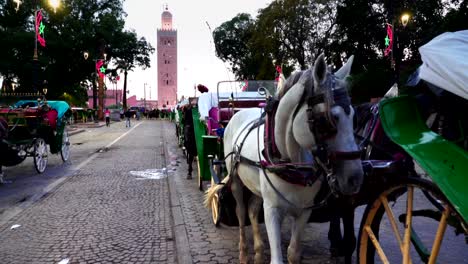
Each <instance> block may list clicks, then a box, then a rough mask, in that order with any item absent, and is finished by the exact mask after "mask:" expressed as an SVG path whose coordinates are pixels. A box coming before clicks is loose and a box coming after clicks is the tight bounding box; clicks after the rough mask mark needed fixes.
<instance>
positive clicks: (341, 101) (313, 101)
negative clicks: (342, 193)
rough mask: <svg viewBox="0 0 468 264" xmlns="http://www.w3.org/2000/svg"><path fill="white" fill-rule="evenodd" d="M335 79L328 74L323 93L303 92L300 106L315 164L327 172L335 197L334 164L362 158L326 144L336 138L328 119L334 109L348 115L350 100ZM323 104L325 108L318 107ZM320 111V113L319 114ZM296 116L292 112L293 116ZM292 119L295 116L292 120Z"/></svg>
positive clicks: (358, 152)
mask: <svg viewBox="0 0 468 264" xmlns="http://www.w3.org/2000/svg"><path fill="white" fill-rule="evenodd" d="M336 82H337V80H336V76H335V75H333V74H331V73H328V74H327V77H326V80H325V81H324V83H323V85H324V86H325V87H327V89H326V90H325V92H324V93H321V94H314V93H313V89H309V91H306V90H304V93H306V94H305V95H303V98H305V99H301V102H300V104H299V105H298V106H297V108H296V110H297V109H299V108H300V107H301V106H302V104H304V103H307V123H308V125H309V129H310V131H311V132H312V134H313V135H314V137H315V140H316V146H317V147H316V149H314V150H313V154H314V157H315V161H316V162H317V164H318V165H319V166H320V167H321V168H322V169H323V170H324V171H325V172H326V175H327V181H328V184H329V186H330V189H331V190H332V192H333V193H334V194H338V193H339V191H338V186H337V179H336V173H335V165H336V162H337V161H342V160H356V159H360V158H361V152H362V151H361V150H357V151H336V150H335V151H331V150H330V149H329V147H328V145H327V144H326V140H327V139H329V138H332V137H334V136H336V134H337V132H338V131H337V124H336V121H335V119H334V118H333V117H332V115H331V109H332V107H334V106H341V107H342V108H343V110H344V111H345V113H346V114H348V115H349V113H350V111H351V100H350V98H349V95H348V92H347V90H346V87H343V88H336ZM320 104H324V105H325V107H322V108H320V107H318V106H319V105H320ZM318 109H321V110H318ZM295 114H297V111H295V113H294V115H295ZM293 118H294V116H293Z"/></svg>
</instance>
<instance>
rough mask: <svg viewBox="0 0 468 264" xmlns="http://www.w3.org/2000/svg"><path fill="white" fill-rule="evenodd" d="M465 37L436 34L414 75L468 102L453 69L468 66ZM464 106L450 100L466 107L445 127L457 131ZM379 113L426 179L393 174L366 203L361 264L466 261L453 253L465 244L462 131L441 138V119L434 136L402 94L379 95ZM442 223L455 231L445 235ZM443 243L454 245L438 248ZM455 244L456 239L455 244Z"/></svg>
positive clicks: (466, 78)
mask: <svg viewBox="0 0 468 264" xmlns="http://www.w3.org/2000/svg"><path fill="white" fill-rule="evenodd" d="M467 41H468V31H460V32H456V33H445V34H442V35H441V36H438V37H437V38H435V39H434V40H432V41H431V42H429V43H428V44H426V45H425V46H423V47H421V48H420V53H421V57H422V59H423V62H424V64H423V66H422V68H421V72H420V73H419V77H420V78H421V79H423V80H425V81H427V82H428V83H429V85H431V86H433V85H435V86H437V87H440V88H442V89H443V90H446V91H449V92H451V93H453V94H454V95H458V96H460V97H462V98H464V99H465V100H468V86H467V85H466V84H467V83H468V75H467V72H466V71H456V70H453V69H466V68H467V67H468V63H467V62H466V60H461V59H460V58H463V57H465V56H467V55H468V49H467V46H466V43H467ZM442 76H443V77H442ZM466 105H467V104H466V101H465V102H464V104H462V107H461V108H460V109H457V106H456V104H455V102H452V105H451V107H453V108H454V109H455V111H453V112H452V113H453V114H457V112H458V111H462V112H464V117H463V119H464V120H458V121H459V122H457V125H456V126H455V127H452V128H451V129H456V130H462V129H463V125H462V122H466V110H467V108H465V107H466ZM379 114H380V120H381V122H382V126H383V128H384V129H385V132H386V134H387V135H388V136H389V137H390V139H391V140H392V141H393V142H395V143H396V144H398V145H399V146H401V147H402V148H403V149H404V150H405V151H406V152H407V153H408V154H409V155H411V157H412V158H413V159H414V160H415V161H416V162H417V164H419V166H420V167H421V168H422V169H423V170H424V172H425V173H426V174H427V176H426V177H422V176H416V177H414V176H413V177H399V178H395V179H393V181H391V182H389V184H387V185H386V186H385V187H384V188H383V189H382V190H381V192H380V193H379V194H378V195H376V196H375V197H374V199H372V200H370V201H369V202H368V205H367V207H366V210H365V213H364V216H363V219H362V221H361V228H360V231H359V246H358V259H359V263H374V262H377V263H398V262H401V263H418V262H420V261H421V262H424V263H436V262H438V263H450V262H453V261H455V262H456V263H461V262H462V261H466V257H465V259H464V260H460V259H457V258H456V257H457V256H463V253H464V252H466V243H468V240H467V237H468V236H467V235H468V226H467V220H468V197H467V196H466V190H465V188H466V186H467V185H468V181H467V177H466V176H467V173H468V152H467V149H466V144H465V143H464V142H466V139H467V138H468V136H467V135H466V132H465V134H464V132H463V131H460V132H461V133H460V134H461V135H462V136H461V139H462V140H461V141H458V142H452V141H449V140H447V139H445V138H443V137H442V136H441V135H440V134H444V133H443V130H444V129H443V127H444V124H443V120H441V122H442V123H440V127H439V129H437V132H439V133H440V134H438V133H436V132H434V131H431V130H430V129H429V128H428V126H427V124H426V121H425V120H424V119H423V118H422V117H421V115H420V111H419V110H418V107H417V102H416V100H415V99H414V98H413V97H410V96H407V95H401V96H397V97H394V98H388V99H386V100H383V101H382V102H381V103H380V105H379ZM465 124H466V123H465ZM457 143H458V144H457ZM463 147H465V149H464V148H463ZM448 227H450V228H451V230H452V231H454V232H453V233H452V232H450V233H449V232H446V229H447V228H448ZM384 230H387V231H386V232H385V231H384ZM401 234H403V235H401ZM444 235H445V236H444ZM443 241H447V242H452V243H451V245H450V246H449V247H446V248H444V249H443V248H442V246H443V243H442V242H443ZM453 241H459V243H458V244H456V245H454V244H453ZM447 242H445V243H447ZM389 245H395V247H394V248H395V249H396V250H400V251H401V255H398V257H396V258H395V256H394V254H389V248H390V247H389ZM457 245H458V246H460V248H456V246H457ZM455 262H454V263H455Z"/></svg>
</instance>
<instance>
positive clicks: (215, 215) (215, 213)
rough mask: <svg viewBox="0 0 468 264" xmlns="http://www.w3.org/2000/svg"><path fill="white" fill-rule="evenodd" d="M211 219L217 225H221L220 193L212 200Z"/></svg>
mask: <svg viewBox="0 0 468 264" xmlns="http://www.w3.org/2000/svg"><path fill="white" fill-rule="evenodd" d="M211 219H212V220H213V224H214V225H215V226H216V227H219V224H220V222H221V204H220V202H219V194H218V193H216V194H215V195H214V197H213V200H212V201H211Z"/></svg>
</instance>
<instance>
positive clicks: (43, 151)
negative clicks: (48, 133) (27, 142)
mask: <svg viewBox="0 0 468 264" xmlns="http://www.w3.org/2000/svg"><path fill="white" fill-rule="evenodd" d="M47 160H48V157H47V144H46V143H45V141H44V140H43V139H42V138H38V139H36V140H35V142H34V165H35V167H36V170H37V172H39V173H43V172H44V171H45V169H46V167H47Z"/></svg>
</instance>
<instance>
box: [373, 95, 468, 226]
mask: <svg viewBox="0 0 468 264" xmlns="http://www.w3.org/2000/svg"><path fill="white" fill-rule="evenodd" d="M379 108H380V111H379V114H380V118H381V120H382V126H383V128H384V130H385V132H386V133H387V135H388V136H389V138H390V139H391V140H393V141H394V142H395V143H397V144H398V145H400V146H401V147H402V148H403V149H404V150H405V151H407V152H408V154H410V155H411V156H412V157H413V158H414V159H415V161H417V162H418V164H419V165H420V166H421V167H422V168H423V169H424V170H425V171H426V172H427V173H428V175H429V176H430V177H431V179H432V180H433V181H434V182H435V183H436V185H437V186H438V187H439V188H440V189H441V190H442V192H443V193H444V194H445V195H446V196H447V198H448V199H449V200H450V202H452V203H453V205H454V207H455V208H456V209H457V210H458V211H459V213H460V214H461V215H462V216H463V218H464V219H468V199H466V182H467V181H466V176H467V174H466V172H467V171H468V152H466V151H465V150H463V149H462V148H460V147H459V146H457V145H456V144H455V143H453V142H450V141H448V140H446V139H444V138H443V137H442V136H440V135H439V134H436V133H434V132H432V131H431V130H429V128H428V127H427V126H426V124H425V123H424V121H423V120H422V118H421V116H420V115H419V112H418V109H417V104H416V102H415V100H414V98H411V97H409V96H400V97H396V98H390V99H386V100H384V101H382V102H381V103H380V105H379Z"/></svg>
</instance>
